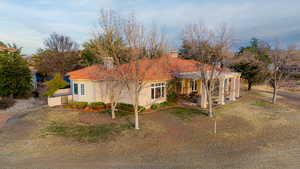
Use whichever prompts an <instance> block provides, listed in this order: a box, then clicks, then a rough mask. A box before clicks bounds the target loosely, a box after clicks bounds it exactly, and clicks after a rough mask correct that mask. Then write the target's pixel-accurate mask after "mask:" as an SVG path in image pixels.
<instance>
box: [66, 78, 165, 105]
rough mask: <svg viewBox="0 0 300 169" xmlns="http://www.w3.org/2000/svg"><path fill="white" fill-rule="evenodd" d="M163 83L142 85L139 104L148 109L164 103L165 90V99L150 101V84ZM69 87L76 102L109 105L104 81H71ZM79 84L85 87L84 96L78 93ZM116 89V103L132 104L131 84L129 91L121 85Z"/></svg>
mask: <svg viewBox="0 0 300 169" xmlns="http://www.w3.org/2000/svg"><path fill="white" fill-rule="evenodd" d="M162 82H165V81H151V82H147V83H146V84H145V85H144V88H143V89H142V90H141V93H140V97H139V104H140V105H141V106H145V107H147V108H149V107H150V106H151V105H152V104H155V103H161V102H165V101H166V95H167V91H166V88H165V97H164V98H160V99H157V100H152V99H151V84H152V83H162ZM74 83H77V84H78V95H74V89H73V84H74ZM71 84H72V85H71V86H72V94H73V100H74V101H77V102H89V103H91V102H104V103H110V100H109V97H108V96H109V92H111V91H109V90H108V89H109V87H108V86H109V85H111V84H109V83H108V82H105V81H99V82H96V81H95V82H93V81H87V80H74V81H73V80H72V81H71ZM80 84H84V85H85V95H83V96H82V95H81V93H80ZM118 88H120V89H122V92H121V94H120V97H119V101H118V102H122V103H128V104H133V101H132V96H133V94H134V92H133V89H134V88H133V84H131V85H130V89H128V88H127V86H125V85H122V86H119V87H118Z"/></svg>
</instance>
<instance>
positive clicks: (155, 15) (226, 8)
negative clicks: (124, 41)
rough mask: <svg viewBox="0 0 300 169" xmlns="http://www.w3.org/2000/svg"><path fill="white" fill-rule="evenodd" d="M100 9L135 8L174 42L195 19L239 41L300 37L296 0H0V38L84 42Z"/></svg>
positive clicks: (32, 46) (34, 45)
mask: <svg viewBox="0 0 300 169" xmlns="http://www.w3.org/2000/svg"><path fill="white" fill-rule="evenodd" d="M101 8H105V9H108V8H109V9H113V10H116V11H119V12H120V13H121V14H124V15H126V14H128V13H132V12H134V13H135V14H136V15H137V18H138V19H139V20H140V21H142V22H144V23H145V24H146V25H151V24H152V23H155V24H156V25H158V26H161V27H163V28H164V29H165V31H166V32H167V33H168V35H169V37H170V39H171V40H172V42H173V44H176V43H175V40H176V39H180V35H179V33H180V32H181V29H182V27H183V25H185V24H188V23H191V22H198V21H201V22H204V23H206V24H208V25H210V26H214V25H217V24H222V23H226V24H229V25H230V26H231V27H233V30H234V33H235V38H236V39H238V40H239V41H240V43H244V42H246V41H247V40H249V39H250V38H251V37H254V36H255V37H258V38H261V39H264V40H267V41H269V40H272V39H274V38H277V39H281V40H283V41H284V42H286V43H289V42H295V41H296V42H297V41H300V1H299V0H251V1H245V0H244V1H243V0H226V1H225V0H181V1H179V0H1V1H0V41H5V42H9V43H17V44H18V45H20V46H22V47H24V53H26V54H31V53H33V52H35V51H36V49H38V48H41V47H43V40H44V39H45V38H46V37H47V36H48V35H49V34H50V33H51V32H58V33H63V34H66V35H69V36H71V37H72V38H73V39H74V40H76V41H77V42H78V43H83V42H84V41H86V40H87V39H89V38H90V37H91V34H92V32H93V30H94V28H95V26H96V25H97V17H98V14H99V11H100V9H101Z"/></svg>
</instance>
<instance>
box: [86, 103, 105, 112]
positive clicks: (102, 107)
mask: <svg viewBox="0 0 300 169" xmlns="http://www.w3.org/2000/svg"><path fill="white" fill-rule="evenodd" d="M90 107H91V108H92V109H94V110H99V111H100V110H105V109H106V105H105V103H103V102H94V103H91V104H90Z"/></svg>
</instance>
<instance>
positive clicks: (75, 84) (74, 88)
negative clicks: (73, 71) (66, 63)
mask: <svg viewBox="0 0 300 169" xmlns="http://www.w3.org/2000/svg"><path fill="white" fill-rule="evenodd" d="M73 90H74V94H75V95H78V84H77V83H74V86H73Z"/></svg>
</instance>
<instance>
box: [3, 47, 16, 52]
mask: <svg viewBox="0 0 300 169" xmlns="http://www.w3.org/2000/svg"><path fill="white" fill-rule="evenodd" d="M0 51H8V52H15V51H16V49H14V48H7V47H5V46H0Z"/></svg>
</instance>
